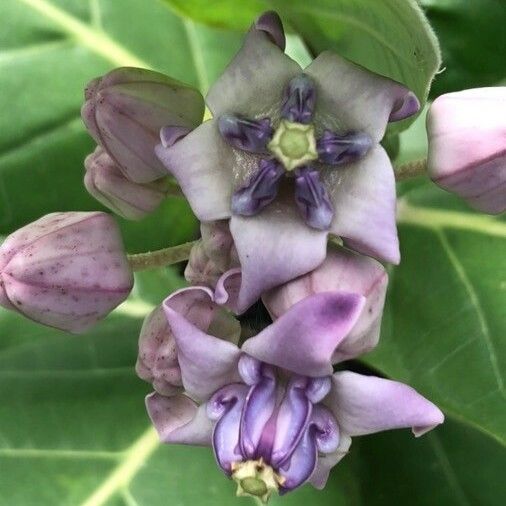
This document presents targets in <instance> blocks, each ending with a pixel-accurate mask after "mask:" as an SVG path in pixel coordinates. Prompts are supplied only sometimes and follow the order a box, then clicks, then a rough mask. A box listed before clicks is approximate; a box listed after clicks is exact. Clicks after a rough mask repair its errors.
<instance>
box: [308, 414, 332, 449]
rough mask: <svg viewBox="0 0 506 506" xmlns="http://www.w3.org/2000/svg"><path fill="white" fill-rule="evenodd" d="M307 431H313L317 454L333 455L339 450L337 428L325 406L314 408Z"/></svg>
mask: <svg viewBox="0 0 506 506" xmlns="http://www.w3.org/2000/svg"><path fill="white" fill-rule="evenodd" d="M308 430H311V431H313V434H314V438H315V441H316V446H317V447H318V451H319V452H321V453H334V452H335V451H336V450H337V449H338V448H339V426H338V425H337V421H336V419H335V418H334V415H333V414H332V412H331V411H330V410H329V409H327V408H326V407H325V406H320V405H316V406H314V408H313V413H312V415H311V421H310V423H309V429H308Z"/></svg>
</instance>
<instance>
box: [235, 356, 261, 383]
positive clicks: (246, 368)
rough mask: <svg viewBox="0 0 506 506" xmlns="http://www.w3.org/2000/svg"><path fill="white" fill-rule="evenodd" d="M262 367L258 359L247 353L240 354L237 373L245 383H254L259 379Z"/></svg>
mask: <svg viewBox="0 0 506 506" xmlns="http://www.w3.org/2000/svg"><path fill="white" fill-rule="evenodd" d="M262 367H263V364H262V362H260V360H257V359H256V358H253V357H250V356H249V355H242V356H241V358H240V359H239V364H238V369H239V375H240V376H241V378H242V380H243V381H244V383H246V385H250V386H251V385H256V384H257V383H259V382H260V381H261V379H262Z"/></svg>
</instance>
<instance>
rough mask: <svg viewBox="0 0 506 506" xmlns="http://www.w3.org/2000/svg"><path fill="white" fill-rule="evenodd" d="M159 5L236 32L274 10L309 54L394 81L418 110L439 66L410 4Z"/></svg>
mask: <svg viewBox="0 0 506 506" xmlns="http://www.w3.org/2000/svg"><path fill="white" fill-rule="evenodd" d="M165 1H167V2H168V3H169V4H170V5H172V6H173V7H174V8H175V9H176V10H177V11H178V12H182V13H184V14H186V15H188V16H191V17H193V18H194V19H197V20H199V21H202V22H206V23H209V24H211V25H214V26H222V27H223V26H227V27H233V28H242V29H246V28H247V27H248V26H249V25H250V24H251V23H252V21H253V20H254V18H255V16H257V15H258V14H259V13H261V12H262V11H264V10H267V9H275V10H277V11H278V12H279V13H280V14H281V15H282V16H283V18H284V20H285V21H287V22H288V24H289V26H290V27H291V28H293V29H294V30H295V31H296V32H297V33H298V34H299V35H301V36H302V37H303V39H304V41H305V42H306V43H307V45H308V46H309V48H310V49H312V51H313V53H314V54H318V53H319V52H321V51H324V50H326V49H332V50H334V51H336V52H338V53H340V54H342V55H343V56H345V57H347V58H349V59H350V60H352V61H354V62H356V63H359V64H361V65H363V66H364V67H366V68H368V69H370V70H372V71H374V72H377V73H378V74H382V75H385V76H388V77H390V78H392V79H395V80H396V81H400V82H402V83H404V84H405V85H406V86H407V87H408V88H410V89H412V90H413V91H414V92H415V93H416V95H417V96H418V98H419V99H420V101H421V102H422V105H423V104H424V103H425V100H426V98H427V95H428V92H429V88H430V83H431V82H432V79H433V78H434V75H435V73H436V71H437V70H438V68H439V65H440V55H439V46H438V42H437V39H436V37H435V35H434V33H433V32H432V29H431V28H430V26H429V24H428V22H427V20H426V18H425V16H424V14H423V12H422V10H421V9H420V8H419V7H418V4H417V3H416V1H415V0H382V1H381V2H378V1H377V0H312V1H310V2H308V1H307V0H262V1H260V0H246V1H242V2H241V7H242V8H241V9H240V10H239V12H238V10H237V8H236V6H237V3H236V2H234V1H233V0H218V1H214V2H209V1H207V0H165ZM409 124H410V121H403V122H401V123H399V124H398V125H396V126H395V127H394V128H393V129H394V130H395V131H399V130H401V129H403V128H406V127H407V126H408V125H409Z"/></svg>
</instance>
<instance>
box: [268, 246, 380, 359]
mask: <svg viewBox="0 0 506 506" xmlns="http://www.w3.org/2000/svg"><path fill="white" fill-rule="evenodd" d="M387 284H388V275H387V273H386V271H385V269H384V268H383V266H382V265H381V264H380V263H379V262H377V261H376V260H374V259H372V258H369V257H365V256H362V255H358V254H356V253H352V252H351V251H348V250H345V249H343V248H335V249H329V252H328V255H327V258H326V259H325V261H324V262H323V263H322V264H321V265H320V266H319V267H318V268H317V269H315V270H314V271H312V272H310V273H308V274H305V275H304V276H300V277H299V278H296V279H294V280H293V281H290V282H288V283H286V284H284V285H281V286H280V287H278V288H274V289H273V290H271V291H269V292H267V293H266V294H265V295H264V296H263V298H262V300H263V302H264V304H265V306H266V307H267V310H268V311H269V313H270V314H271V316H272V317H273V319H274V320H276V319H278V318H279V317H280V316H281V315H282V314H284V313H286V312H287V311H288V310H289V309H290V308H291V307H292V306H293V305H294V304H296V303H297V302H299V301H301V300H303V299H305V298H306V297H309V296H311V295H313V294H316V293H324V292H349V293H354V294H357V295H363V296H364V297H365V298H366V302H365V305H364V308H363V310H362V312H361V314H360V316H359V318H358V320H357V322H356V324H355V325H354V327H353V329H352V330H351V332H350V334H349V335H348V337H347V339H346V341H345V342H344V343H342V344H341V345H340V346H339V351H338V354H337V355H336V356H334V357H333V360H334V361H342V360H347V359H348V358H352V357H355V356H357V355H360V354H362V353H366V352H367V351H370V350H371V349H372V348H374V347H375V346H376V344H377V343H378V340H379V335H380V327H381V318H382V316H383V306H384V304H385V295H386V290H387Z"/></svg>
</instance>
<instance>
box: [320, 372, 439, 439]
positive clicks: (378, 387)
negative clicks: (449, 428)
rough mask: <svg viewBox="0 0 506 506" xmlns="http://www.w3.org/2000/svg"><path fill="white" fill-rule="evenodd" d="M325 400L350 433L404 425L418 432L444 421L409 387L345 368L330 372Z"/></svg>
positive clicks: (365, 432) (430, 405)
mask: <svg viewBox="0 0 506 506" xmlns="http://www.w3.org/2000/svg"><path fill="white" fill-rule="evenodd" d="M326 403H327V404H328V406H329V408H330V409H332V411H333V413H334V415H335V417H336V419H337V421H338V423H339V426H340V428H341V430H342V432H344V433H346V434H348V435H350V436H362V435H365V434H373V433H374V432H380V431H383V430H389V429H400V428H404V427H411V428H412V431H413V434H414V435H415V436H421V435H423V434H425V433H426V432H428V431H430V430H432V429H433V428H434V427H436V426H437V425H439V424H441V423H443V421H444V415H443V413H441V411H440V410H439V409H438V408H437V406H435V405H434V404H433V403H432V402H430V401H428V400H427V399H425V398H424V397H422V396H421V395H420V394H419V393H418V392H416V390H414V389H413V388H411V387H409V386H407V385H404V384H403V383H398V382H397V381H392V380H387V379H383V378H377V377H375V376H363V375H361V374H356V373H353V372H349V371H343V372H338V373H336V374H334V376H333V386H332V390H331V393H330V395H329V397H328V398H327V400H326Z"/></svg>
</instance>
